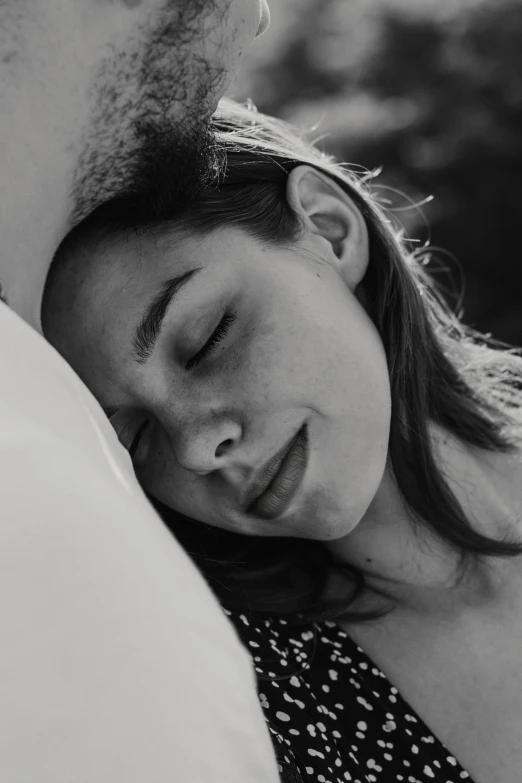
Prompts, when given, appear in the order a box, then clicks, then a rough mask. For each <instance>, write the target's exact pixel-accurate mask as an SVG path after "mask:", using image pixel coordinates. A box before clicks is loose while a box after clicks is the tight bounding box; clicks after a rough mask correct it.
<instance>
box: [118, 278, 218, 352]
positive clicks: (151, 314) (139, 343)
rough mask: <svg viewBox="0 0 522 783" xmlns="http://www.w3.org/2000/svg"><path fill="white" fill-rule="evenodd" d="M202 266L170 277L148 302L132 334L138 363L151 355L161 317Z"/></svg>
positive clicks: (160, 324)
mask: <svg viewBox="0 0 522 783" xmlns="http://www.w3.org/2000/svg"><path fill="white" fill-rule="evenodd" d="M202 268H203V267H196V268H195V269H189V271H188V272H185V273H184V274H183V275H179V276H178V277H172V278H170V279H169V280H167V281H166V282H165V283H163V285H162V286H161V288H160V290H159V293H158V294H157V295H156V296H155V297H154V299H153V300H152V302H151V303H150V304H149V306H148V307H147V309H146V310H145V313H144V314H143V317H142V319H141V321H140V323H139V325H138V328H137V329H136V334H135V336H134V343H133V348H134V358H135V359H136V361H137V362H138V363H139V364H144V363H145V362H146V361H147V359H148V358H149V357H150V356H151V354H152V352H153V350H154V345H155V343H156V340H157V338H158V335H159V333H160V331H161V327H162V326H163V319H164V318H165V316H166V314H167V310H168V309H169V306H170V304H171V302H172V300H173V299H174V297H175V296H176V294H177V293H178V291H180V290H181V289H182V288H183V286H184V285H186V284H187V283H188V281H189V280H191V279H192V278H193V277H194V275H195V274H196V273H197V272H200V271H201V269H202Z"/></svg>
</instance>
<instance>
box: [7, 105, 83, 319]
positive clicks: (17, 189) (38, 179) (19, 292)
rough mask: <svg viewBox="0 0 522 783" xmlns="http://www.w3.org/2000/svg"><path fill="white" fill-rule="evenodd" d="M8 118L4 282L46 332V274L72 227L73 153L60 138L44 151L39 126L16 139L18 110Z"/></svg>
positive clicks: (12, 299) (13, 303)
mask: <svg viewBox="0 0 522 783" xmlns="http://www.w3.org/2000/svg"><path fill="white" fill-rule="evenodd" d="M2 114H3V116H2V118H1V120H3V121H6V119H7V118H6V113H5V112H2ZM1 120H0V122H1ZM9 122H10V123H11V127H10V129H9V133H5V134H4V133H3V132H2V128H0V136H1V137H2V138H4V139H11V140H12V142H11V144H5V145H3V146H2V147H1V148H0V171H1V172H2V177H1V178H0V203H1V204H2V210H1V212H0V237H1V251H0V281H2V283H3V286H4V289H5V293H6V296H7V300H8V303H9V306H10V307H11V308H12V309H13V310H14V311H15V312H17V313H18V314H19V315H20V316H21V317H22V318H24V320H26V321H27V322H28V323H29V324H30V325H31V326H33V327H34V328H36V329H38V330H39V331H41V327H40V306H41V299H42V293H43V289H44V285H45V279H46V277H47V273H48V271H49V266H50V263H51V260H52V257H53V255H54V252H55V250H56V248H57V246H58V244H59V242H60V241H61V239H62V238H63V236H64V234H65V232H66V230H67V222H68V216H69V209H70V207H69V193H70V187H71V181H72V168H73V167H72V161H71V159H72V155H71V153H70V152H68V151H67V149H60V147H59V145H58V144H56V143H55V144H49V143H47V144H45V145H44V144H40V148H41V151H40V152H39V150H38V147H39V144H38V138H37V133H38V129H31V130H29V129H26V130H23V131H22V132H21V133H20V134H19V136H18V138H17V136H16V132H13V127H12V125H13V122H14V123H15V124H16V113H14V116H13V115H11V116H9ZM40 130H41V132H42V135H47V134H44V133H43V130H44V129H40Z"/></svg>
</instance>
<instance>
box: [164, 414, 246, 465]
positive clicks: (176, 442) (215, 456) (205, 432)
mask: <svg viewBox="0 0 522 783" xmlns="http://www.w3.org/2000/svg"><path fill="white" fill-rule="evenodd" d="M240 439H241V426H240V425H239V423H238V422H235V421H233V420H232V419H221V418H220V419H219V420H217V419H214V420H213V421H210V422H206V423H199V424H192V425H187V426H184V427H183V429H182V430H181V431H180V430H178V432H177V433H176V434H175V437H173V448H174V452H175V455H176V460H177V461H178V463H179V464H180V465H181V467H182V468H185V470H190V471H192V472H193V473H198V474H203V475H204V474H206V473H211V472H212V471H214V470H220V469H224V468H225V467H227V466H228V465H229V463H230V460H231V458H232V456H233V454H234V451H235V448H236V446H237V445H238V443H239V441H240Z"/></svg>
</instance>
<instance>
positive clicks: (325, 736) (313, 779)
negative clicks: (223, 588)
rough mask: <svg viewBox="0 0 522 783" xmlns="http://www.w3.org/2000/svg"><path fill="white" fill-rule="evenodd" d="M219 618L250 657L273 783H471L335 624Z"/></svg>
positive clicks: (231, 614)
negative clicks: (275, 768)
mask: <svg viewBox="0 0 522 783" xmlns="http://www.w3.org/2000/svg"><path fill="white" fill-rule="evenodd" d="M226 614H227V615H228V616H229V618H230V619H231V621H232V622H233V624H234V625H235V627H236V629H237V631H238V633H239V635H240V637H241V639H242V641H243V643H244V644H245V645H246V646H247V648H248V649H249V651H250V653H251V655H252V657H253V661H254V666H255V670H256V674H257V686H258V693H259V700H260V702H261V706H262V708H263V711H264V714H265V718H266V720H267V723H268V728H269V731H270V735H271V738H272V742H273V744H274V749H275V752H276V755H277V760H278V764H279V771H280V773H281V780H282V782H283V783H346V781H353V783H395V781H400V782H401V783H431V781H438V783H460V781H462V780H466V781H467V783H473V781H472V779H471V777H470V776H469V775H468V773H467V772H466V771H465V770H464V769H463V768H462V767H461V766H460V764H459V763H458V761H457V760H456V759H455V758H454V757H453V756H452V755H451V754H450V753H449V752H448V751H447V750H446V748H445V746H444V745H443V744H442V743H441V742H440V741H439V740H437V739H436V738H435V737H434V736H433V734H432V733H431V732H430V730H429V729H428V728H427V726H426V725H425V724H424V723H423V721H422V720H421V718H419V716H418V715H417V714H416V713H415V712H414V711H413V710H412V709H411V708H410V707H409V705H408V704H407V703H406V702H405V701H404V700H403V699H402V697H401V695H400V694H399V692H398V691H397V689H396V688H394V687H393V686H392V685H391V683H390V682H389V681H388V680H387V678H386V677H385V675H384V674H383V673H382V672H381V671H380V670H379V669H378V668H377V667H376V666H375V665H374V663H373V662H372V661H371V660H370V659H369V658H368V656H367V655H365V653H364V652H363V651H362V650H361V648H360V647H358V646H357V645H356V644H355V642H354V641H353V640H351V639H350V637H349V636H348V635H347V634H346V633H345V632H344V631H343V630H341V628H340V627H339V626H338V625H336V624H335V623H333V622H322V623H313V624H310V625H297V624H292V623H289V622H287V621H286V620H283V619H280V618H273V617H271V618H268V619H267V618H266V617H261V618H260V617H255V616H253V617H247V616H246V615H244V614H239V613H236V612H229V611H226Z"/></svg>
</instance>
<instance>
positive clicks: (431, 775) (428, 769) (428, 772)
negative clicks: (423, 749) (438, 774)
mask: <svg viewBox="0 0 522 783" xmlns="http://www.w3.org/2000/svg"><path fill="white" fill-rule="evenodd" d="M422 771H423V772H424V774H425V775H427V776H428V777H429V778H434V777H435V773H434V772H433V770H432V768H431V767H428V765H427V764H426V766H425V767H424V769H423V770H422Z"/></svg>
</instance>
